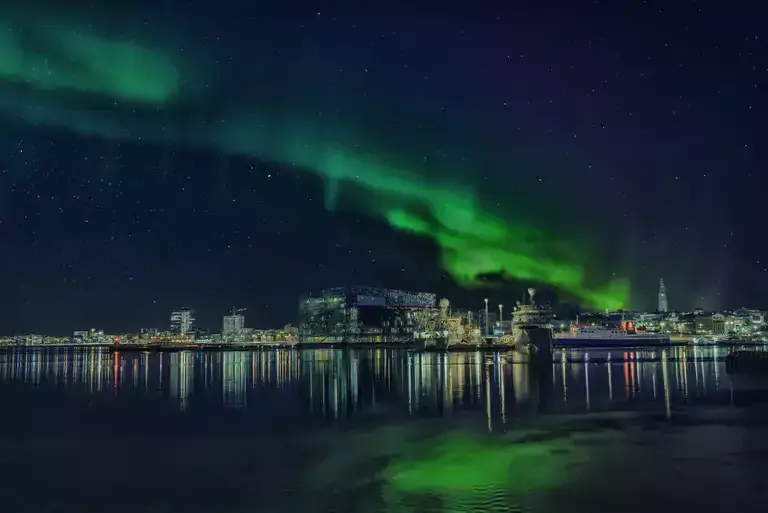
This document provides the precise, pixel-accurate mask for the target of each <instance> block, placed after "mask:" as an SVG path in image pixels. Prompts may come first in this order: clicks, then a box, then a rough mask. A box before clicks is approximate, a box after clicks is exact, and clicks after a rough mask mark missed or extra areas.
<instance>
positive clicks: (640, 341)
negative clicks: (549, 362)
mask: <svg viewBox="0 0 768 513" xmlns="http://www.w3.org/2000/svg"><path fill="white" fill-rule="evenodd" d="M552 342H553V345H555V346H566V347H640V346H668V345H669V344H670V339H669V335H664V334H653V335H615V336H588V335H568V336H565V337H556V338H555V339H554V340H553V341H552Z"/></svg>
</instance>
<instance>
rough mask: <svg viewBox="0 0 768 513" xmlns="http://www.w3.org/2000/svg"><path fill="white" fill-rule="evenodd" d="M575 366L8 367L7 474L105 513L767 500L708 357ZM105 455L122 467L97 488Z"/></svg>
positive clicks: (174, 363) (131, 363) (288, 357)
mask: <svg viewBox="0 0 768 513" xmlns="http://www.w3.org/2000/svg"><path fill="white" fill-rule="evenodd" d="M625 353H626V355H625ZM584 356H586V354H585V353H578V352H576V353H569V354H568V355H566V358H564V359H561V358H559V357H558V359H557V362H556V363H554V364H553V365H552V367H551V370H550V369H549V368H547V369H545V370H542V369H537V368H532V367H529V366H528V365H526V364H523V363H519V362H517V361H516V360H515V359H514V358H510V357H508V356H504V355H500V356H498V357H497V356H487V357H486V356H484V355H477V354H473V353H469V354H451V355H438V354H433V355H426V354H424V355H418V354H417V355H412V356H410V357H409V356H407V355H406V354H405V353H401V352H397V351H376V350H369V351H333V350H318V351H292V350H285V351H269V350H258V351H241V352H222V353H217V352H186V351H185V352H171V353H138V352H137V353H133V352H129V351H121V352H117V353H115V352H109V351H103V350H97V349H87V350H79V351H73V350H57V349H47V350H6V351H2V352H0V406H2V407H3V408H4V411H5V412H6V414H5V415H4V419H6V420H5V421H4V423H3V425H2V434H3V436H4V438H5V440H7V442H8V444H9V445H8V447H10V449H9V450H7V451H6V453H5V455H4V458H3V460H2V462H0V474H1V475H2V476H4V479H5V480H6V483H7V487H8V489H9V490H10V489H13V490H16V491H18V490H25V489H27V488H28V487H29V486H31V485H30V481H29V480H28V479H27V478H26V477H24V476H26V475H27V474H28V473H27V472H22V473H19V472H18V469H19V468H27V466H29V465H30V463H29V462H32V461H34V462H39V461H68V462H70V463H68V465H69V466H68V471H67V472H63V473H62V472H61V471H60V469H58V468H57V467H56V466H55V465H54V466H52V467H50V468H51V472H53V474H55V476H56V478H55V479H53V478H50V483H52V484H51V485H50V486H51V487H52V488H51V494H50V496H51V497H54V496H55V497H60V499H58V500H60V501H64V502H65V503H66V502H67V501H69V502H68V504H69V505H71V506H72V507H75V508H76V509H78V510H83V509H88V508H86V507H85V505H87V504H91V506H93V505H94V504H95V505H96V506H94V507H95V509H93V507H92V508H91V510H92V511H106V510H105V509H103V508H102V509H99V506H98V504H102V505H103V501H106V497H107V496H111V495H113V494H121V497H123V499H121V500H123V501H124V503H125V504H126V505H127V504H132V505H133V506H132V508H131V509H126V510H125V511H129V510H130V511H132V512H133V513H136V512H142V511H148V509H147V506H146V504H142V503H141V502H140V501H138V499H135V498H136V497H139V496H147V497H155V496H156V497H159V498H163V497H165V499H163V500H166V502H167V501H168V499H167V493H166V492H167V489H168V488H167V486H168V485H167V483H168V481H169V479H171V480H172V481H173V482H174V483H177V484H175V485H173V486H182V485H181V483H184V484H183V490H184V491H183V492H180V493H182V496H180V497H183V496H186V495H188V496H189V497H190V499H189V501H186V502H185V499H183V498H179V499H173V500H175V501H178V502H177V503H173V501H171V503H169V504H168V505H167V507H165V509H160V510H161V511H166V510H167V511H176V510H178V508H180V507H181V503H182V502H184V504H186V506H184V507H183V509H184V510H185V511H213V510H215V511H217V512H218V511H251V510H253V509H252V508H253V507H255V506H253V505H254V504H258V511H266V512H275V513H283V512H285V513H288V512H290V513H297V512H298V513H302V512H308V513H313V512H318V513H319V512H328V511H334V512H347V511H348V512H354V513H358V512H363V513H367V512H369V511H370V512H405V511H413V512H417V511H418V512H444V511H453V512H463V511H467V512H486V511H489V512H490V511H495V512H502V511H526V512H531V513H550V512H551V513H559V512H560V511H563V510H564V508H566V509H567V510H568V511H577V512H582V511H584V512H587V511H588V512H589V513H595V512H597V513H602V512H606V513H608V512H610V513H613V512H614V511H622V512H623V513H626V512H635V511H638V512H639V511H644V510H643V509H642V508H640V502H637V504H635V503H634V502H632V501H630V502H627V501H626V497H627V495H628V494H629V495H631V494H633V493H635V494H636V493H637V492H636V491H637V489H638V487H641V488H642V489H643V490H646V489H647V490H653V491H654V493H655V494H656V495H657V496H654V495H653V494H649V493H647V492H643V493H644V494H645V495H644V500H643V504H644V505H645V507H648V506H649V505H650V506H652V507H653V510H654V511H677V510H676V509H665V508H664V505H665V504H666V502H665V501H667V500H669V498H670V497H674V494H681V493H684V494H686V495H685V497H686V500H687V502H686V504H689V505H696V507H697V509H696V511H703V512H708V511H712V510H711V509H710V510H708V509H707V506H708V505H707V501H705V500H703V499H701V498H700V497H698V496H697V495H695V494H693V495H692V494H691V493H686V492H684V491H681V489H682V487H684V485H685V483H686V482H685V481H684V480H683V481H681V477H680V476H681V475H688V474H691V475H693V474H695V475H696V476H697V477H696V479H697V481H696V482H697V486H698V487H699V488H700V487H701V486H706V487H707V488H708V489H712V490H714V491H717V490H722V489H723V488H724V487H730V489H740V490H742V492H741V493H743V494H745V496H749V493H752V496H753V497H755V493H757V492H759V491H760V490H761V489H760V488H756V489H755V490H756V491H755V490H753V491H752V492H749V493H747V492H744V491H743V489H744V487H745V486H746V485H747V483H745V482H744V480H743V477H740V478H738V479H737V477H738V476H743V475H744V474H743V469H740V467H739V465H740V463H739V461H740V460H739V459H738V458H741V457H749V456H748V454H747V453H744V451H747V448H748V447H750V448H751V447H753V446H755V447H757V448H758V449H759V446H760V444H761V443H762V442H760V440H761V439H753V438H752V437H751V435H749V434H748V432H747V431H745V430H744V429H743V428H742V427H740V426H739V425H738V424H736V423H735V422H736V421H737V420H738V419H739V416H740V415H742V414H744V411H745V410H743V409H741V407H740V406H739V405H740V404H742V403H744V402H745V401H750V400H752V399H751V398H752V397H754V396H751V395H749V394H750V393H749V391H744V389H743V388H740V385H739V384H738V383H736V382H732V380H731V378H730V377H729V376H728V375H727V374H726V373H725V371H724V368H723V365H724V364H723V362H722V361H719V360H715V359H713V358H712V356H713V354H712V353H711V352H710V353H707V354H702V353H701V352H700V350H698V349H697V350H690V349H685V348H681V349H674V350H671V352H669V353H667V352H660V353H656V354H652V353H651V352H645V353H644V352H642V351H632V350H622V351H616V352H615V353H612V354H611V358H610V359H608V358H607V357H606V355H605V354H601V353H600V352H599V351H590V352H589V357H588V358H584ZM607 360H610V361H609V362H608V361H607ZM20 398H23V400H22V399H20ZM72 411H77V412H78V413H77V415H73V414H72V413H71V412H72ZM64 418H66V419H67V422H61V419H64ZM57 419H58V420H57ZM710 419H711V420H710ZM766 439H768V438H766ZM734 444H735V445H734ZM755 444H756V445H755ZM763 445H765V444H763ZM129 447H130V448H131V449H130V451H123V449H122V448H129ZM766 449H768V448H766ZM742 453H744V454H745V456H740V455H741V454H742ZM104 454H113V455H114V454H118V455H122V456H118V457H117V459H116V460H115V461H114V462H113V463H112V464H111V466H110V471H109V472H108V473H106V474H105V473H94V472H93V470H92V469H93V468H100V467H99V466H100V465H103V464H104V462H103V455H104ZM723 462H726V463H727V465H730V466H726V467H725V469H724V468H722V465H724V464H725V463H723ZM35 465H36V468H37V469H38V470H36V471H35V472H37V474H38V475H40V476H41V477H40V479H43V480H46V479H48V478H47V477H45V476H48V471H47V470H44V469H43V470H40V465H39V464H35ZM44 468H48V467H47V466H44ZM706 469H709V470H706ZM681 472H682V473H683V474H681ZM703 472H708V475H703V476H702V475H701V474H702V473H703ZM739 479H741V481H739ZM35 482H37V481H35ZM46 482H48V481H46ZM160 483H162V486H160V485H159V484H160ZM156 485H157V486H156ZM94 489H95V490H97V491H98V493H97V494H96V496H94V495H93V494H94V491H93V490H94ZM64 490H66V493H65V492H64ZM179 490H181V489H179ZM633 490H634V491H633ZM14 493H15V492H14ZM713 493H714V492H713ZM99 494H101V495H99ZM25 496H26V497H31V499H29V500H31V501H32V503H34V504H35V505H37V506H39V507H38V508H37V510H42V509H45V508H47V507H48V506H47V504H48V503H46V502H45V501H44V500H43V498H42V497H38V496H36V495H34V494H27V495H25ZM99 497H102V498H99ZM221 497H227V498H228V499H227V500H228V501H229V502H230V503H232V504H233V506H232V508H230V509H226V508H225V509H221V506H215V500H219V501H220V500H221ZM35 501H37V502H35ZM89 501H95V502H92V503H91V502H89ZM28 506H29V505H28V504H27V505H25V507H27V508H28ZM193 506H194V507H193ZM203 506H206V507H203ZM195 507H197V508H198V509H195ZM211 508H214V509H211ZM243 508H246V509H243ZM248 508H251V509H248ZM6 510H7V511H9V512H13V513H15V512H16V511H28V510H29V509H19V508H16V507H15V506H14V507H11V508H10V509H4V511H6ZM149 510H151V511H158V509H149ZM110 511H111V513H113V512H114V511H115V510H114V509H112V510H110ZM740 511H756V510H755V509H754V508H753V509H751V510H750V509H749V505H747V507H745V508H742V509H741V510H740Z"/></svg>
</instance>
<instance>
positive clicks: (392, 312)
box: [298, 287, 437, 343]
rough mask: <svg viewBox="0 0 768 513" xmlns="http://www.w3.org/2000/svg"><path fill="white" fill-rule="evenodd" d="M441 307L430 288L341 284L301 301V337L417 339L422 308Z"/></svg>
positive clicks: (306, 339)
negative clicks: (425, 289) (350, 285)
mask: <svg viewBox="0 0 768 513" xmlns="http://www.w3.org/2000/svg"><path fill="white" fill-rule="evenodd" d="M435 308H437V297H436V295H435V294H433V293H429V292H406V291H402V290H393V289H379V288H372V287H337V288H332V289H325V290H323V291H321V292H320V293H318V294H308V295H306V296H304V297H302V299H301V300H300V303H299V329H298V334H299V341H300V342H327V343H346V342H349V343H361V342H374V343H375V342H391V343H392V342H393V343H405V342H410V341H412V340H413V337H414V334H415V333H416V331H417V330H418V324H419V319H418V315H419V312H420V311H424V310H433V309H435Z"/></svg>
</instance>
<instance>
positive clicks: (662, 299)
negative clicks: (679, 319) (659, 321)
mask: <svg viewBox="0 0 768 513" xmlns="http://www.w3.org/2000/svg"><path fill="white" fill-rule="evenodd" d="M658 310H659V312H668V311H669V299H668V298H667V286H666V285H664V278H662V279H661V280H659V306H658Z"/></svg>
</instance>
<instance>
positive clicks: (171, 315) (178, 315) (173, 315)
mask: <svg viewBox="0 0 768 513" xmlns="http://www.w3.org/2000/svg"><path fill="white" fill-rule="evenodd" d="M342 289H347V290H356V289H360V290H362V291H366V290H371V291H373V292H372V293H374V294H380V293H382V292H387V291H389V292H393V293H399V294H406V295H412V296H414V297H417V296H424V297H428V298H431V301H432V303H434V304H433V305H432V306H431V307H430V308H433V309H442V308H443V302H444V301H446V300H448V303H446V305H450V306H448V309H449V310H450V309H454V310H456V311H459V312H474V313H476V314H477V315H478V316H479V318H482V319H483V320H482V321H481V323H485V322H486V321H485V320H484V319H485V315H486V314H485V312H487V315H488V319H492V322H493V323H497V322H500V321H501V320H505V321H507V320H509V319H506V318H504V316H503V314H504V313H506V314H507V315H508V316H511V314H512V311H513V310H514V308H515V306H514V305H519V304H521V303H522V304H525V303H528V302H530V298H523V299H522V301H521V300H515V301H509V303H508V304H512V305H513V306H512V307H509V308H504V306H503V303H494V302H493V301H491V299H489V298H488V297H486V298H483V301H482V302H481V303H480V304H474V305H465V304H459V305H455V304H453V303H452V302H451V301H450V300H449V299H448V298H439V300H438V296H437V295H436V294H434V293H428V292H421V293H416V292H412V291H399V290H395V289H376V288H371V287H360V286H352V287H350V286H347V287H336V288H330V289H323V290H318V291H316V293H304V294H301V295H300V296H299V298H297V303H298V308H297V312H296V315H295V317H294V318H293V319H291V320H290V321H289V322H287V323H283V324H277V323H276V324H272V325H260V326H255V327H254V326H249V325H246V312H247V308H237V307H232V308H231V309H230V310H228V311H225V312H218V313H216V312H207V315H206V316H205V317H206V318H212V316H216V315H218V317H217V321H218V322H213V323H211V324H200V323H198V322H197V313H198V310H197V309H195V308H194V307H189V306H184V307H177V308H173V309H171V310H170V311H169V312H166V316H165V322H160V323H156V324H154V325H152V324H151V323H146V322H145V323H142V322H141V321H131V322H132V323H133V325H135V326H139V327H138V328H130V329H126V328H114V327H109V326H102V325H99V324H98V323H90V325H89V323H88V322H87V321H86V322H79V323H77V324H73V328H72V329H70V330H68V331H67V332H55V333H51V332H44V331H40V330H33V331H28V332H5V333H4V332H0V337H2V336H15V335H31V334H35V335H43V336H51V337H69V336H71V335H72V334H73V333H74V336H75V338H76V337H78V334H83V333H87V332H89V331H91V332H93V331H94V330H97V332H98V333H100V334H101V335H104V334H139V333H145V332H150V331H151V332H156V333H169V334H172V335H177V336H192V337H194V336H195V335H196V334H198V333H205V334H206V336H207V335H208V334H216V335H222V336H224V337H226V336H228V335H231V336H235V335H238V334H243V333H246V332H249V331H253V330H256V331H271V330H279V329H282V328H283V327H286V326H294V327H297V326H300V325H301V322H302V308H303V307H302V305H303V304H304V301H306V298H311V297H313V296H315V295H317V297H322V294H326V293H333V291H335V290H342ZM528 291H530V289H528ZM363 293H364V292H363ZM363 297H365V296H363ZM376 299H377V298H376V297H374V296H370V297H368V298H367V299H364V300H363V301H364V302H365V301H368V302H370V304H371V305H377V304H378V303H376ZM507 299H509V298H507ZM667 301H668V298H667V295H666V285H665V283H664V279H663V278H661V279H660V282H659V292H658V304H657V307H656V308H655V309H651V310H639V309H631V308H627V309H619V310H616V311H605V312H601V311H596V310H588V309H582V308H579V309H578V310H577V311H576V312H572V315H567V316H566V317H562V318H561V320H568V321H574V320H576V319H577V317H578V316H579V315H582V314H584V315H601V314H617V313H622V312H625V313H628V314H662V315H673V316H674V315H688V314H697V313H702V314H719V313H724V312H725V313H728V312H738V311H740V310H750V311H754V312H763V313H768V308H756V307H754V306H748V305H741V306H737V307H730V308H724V309H720V310H706V309H704V308H702V307H699V306H693V307H690V308H687V309H675V308H669V306H668V303H667ZM537 303H540V301H537ZM543 304H547V305H549V306H550V307H553V308H555V309H557V307H558V305H559V306H560V307H564V306H567V307H568V308H567V309H568V310H572V308H571V307H572V306H573V305H572V303H570V302H569V301H563V302H560V303H554V304H553V303H552V302H551V301H547V300H546V299H545V301H544V302H543ZM382 305H383V303H382ZM492 305H493V306H492Z"/></svg>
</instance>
